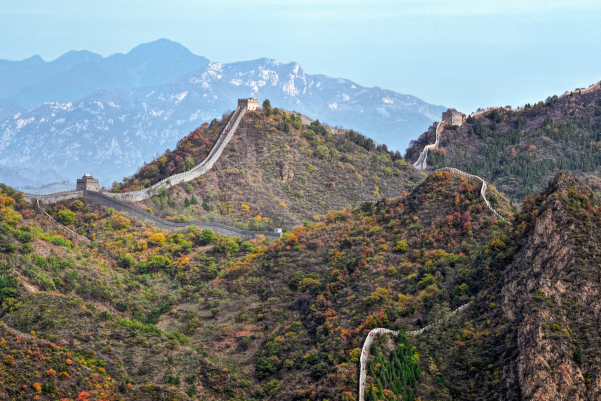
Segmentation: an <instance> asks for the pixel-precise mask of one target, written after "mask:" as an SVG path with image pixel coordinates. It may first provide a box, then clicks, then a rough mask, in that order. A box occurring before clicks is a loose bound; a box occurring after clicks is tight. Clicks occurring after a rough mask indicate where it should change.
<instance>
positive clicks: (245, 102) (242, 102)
mask: <svg viewBox="0 0 601 401" xmlns="http://www.w3.org/2000/svg"><path fill="white" fill-rule="evenodd" d="M238 107H239V108H246V109H247V110H251V111H252V110H257V109H258V108H259V99H254V98H248V99H238Z"/></svg>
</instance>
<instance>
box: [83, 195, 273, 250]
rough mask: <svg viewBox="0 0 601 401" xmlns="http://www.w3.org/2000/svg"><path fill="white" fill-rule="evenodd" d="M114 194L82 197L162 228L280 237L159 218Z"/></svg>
mask: <svg viewBox="0 0 601 401" xmlns="http://www.w3.org/2000/svg"><path fill="white" fill-rule="evenodd" d="M114 195H116V194H104V193H100V192H94V191H85V192H84V197H85V198H86V199H90V200H91V201H93V202H94V203H98V204H100V205H102V206H106V207H112V208H113V209H115V210H117V211H119V212H124V213H127V214H128V215H130V216H131V217H133V218H135V219H138V220H140V221H146V222H147V223H149V224H152V225H153V226H155V227H158V228H160V229H162V230H168V231H175V230H177V229H180V228H186V227H188V226H191V225H195V226H197V227H199V228H201V229H204V228H210V229H211V230H213V231H215V232H216V233H218V234H223V235H227V236H230V237H239V238H242V239H248V238H252V237H256V236H259V235H263V236H265V237H267V238H270V239H277V238H280V237H281V235H282V233H281V231H280V232H278V231H274V232H271V231H246V230H241V229H239V228H236V227H230V226H226V225H225V224H219V223H210V222H202V221H189V222H186V223H175V222H172V221H168V220H164V219H161V218H160V217H157V216H155V215H153V214H150V213H149V212H147V211H146V210H142V209H140V208H137V207H135V206H134V205H132V204H130V203H127V202H123V201H121V200H119V199H116V198H114V197H113V196H114Z"/></svg>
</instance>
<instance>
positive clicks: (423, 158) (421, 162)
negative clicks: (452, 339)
mask: <svg viewBox="0 0 601 401" xmlns="http://www.w3.org/2000/svg"><path fill="white" fill-rule="evenodd" d="M487 111H489V110H487ZM472 115H473V114H472ZM444 122H445V121H442V122H440V123H438V125H437V126H436V140H435V142H434V143H432V144H429V145H426V146H425V147H424V150H423V151H422V152H421V153H420V155H419V158H418V159H417V161H416V162H415V163H414V164H413V167H415V168H416V169H418V170H422V171H423V170H425V169H426V167H427V159H428V151H429V150H432V149H436V148H438V144H439V142H440V134H441V132H442V130H443V127H444V125H443V124H444ZM442 171H447V172H449V173H452V174H456V175H459V176H461V177H464V178H467V179H472V180H476V181H480V182H481V183H482V187H481V189H480V196H482V199H484V202H486V206H487V207H488V209H489V210H490V211H491V212H492V213H493V215H494V216H495V217H496V218H497V219H499V220H503V221H506V222H507V223H508V224H509V225H511V223H510V222H509V221H507V220H506V219H505V218H503V216H501V215H500V214H499V213H498V212H497V211H496V210H495V209H494V208H493V207H492V205H491V204H490V201H489V200H488V199H487V198H486V190H487V188H488V185H487V184H486V181H484V180H483V179H482V178H480V177H478V176H477V175H473V174H468V173H465V172H463V171H461V170H458V169H456V168H452V167H443V168H441V169H438V170H436V171H434V172H433V173H432V174H434V173H438V172H442ZM469 305H470V304H469V303H467V304H465V305H462V306H460V307H459V308H457V309H455V310H454V311H453V312H451V313H450V314H449V315H448V316H447V318H448V317H451V316H453V315H455V314H457V313H459V312H461V311H463V310H464V309H466V308H468V307H469ZM445 320H446V318H445V319H440V320H437V321H436V322H434V323H432V324H430V325H428V326H426V327H423V328H421V329H419V330H415V331H410V332H407V335H408V336H416V335H419V334H422V333H423V332H424V331H428V330H431V329H432V328H434V327H436V326H439V325H441V324H442V323H444V321H445ZM386 333H391V334H393V335H395V336H396V335H398V333H399V332H396V331H393V330H389V329H385V328H376V329H373V330H371V331H370V332H369V334H368V335H367V337H366V338H365V342H364V343H363V348H362V350H361V358H360V366H359V369H360V370H359V372H360V373H359V401H364V400H365V385H366V376H367V361H368V359H369V350H370V348H371V345H372V343H373V340H374V337H375V336H376V335H378V334H386Z"/></svg>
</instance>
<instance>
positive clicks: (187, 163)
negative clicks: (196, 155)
mask: <svg viewBox="0 0 601 401" xmlns="http://www.w3.org/2000/svg"><path fill="white" fill-rule="evenodd" d="M195 165H196V163H195V162H194V159H193V158H191V157H186V160H185V161H184V171H188V170H191V169H192V167H194V166H195Z"/></svg>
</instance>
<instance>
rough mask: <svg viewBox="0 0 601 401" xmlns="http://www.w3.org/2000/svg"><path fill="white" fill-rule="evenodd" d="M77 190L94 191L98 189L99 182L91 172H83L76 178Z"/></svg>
mask: <svg viewBox="0 0 601 401" xmlns="http://www.w3.org/2000/svg"><path fill="white" fill-rule="evenodd" d="M76 190H77V191H83V190H88V191H96V192H98V191H99V190H100V183H99V182H98V180H97V179H95V178H94V177H92V175H91V174H84V175H83V177H81V178H80V179H78V180H77V187H76Z"/></svg>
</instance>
